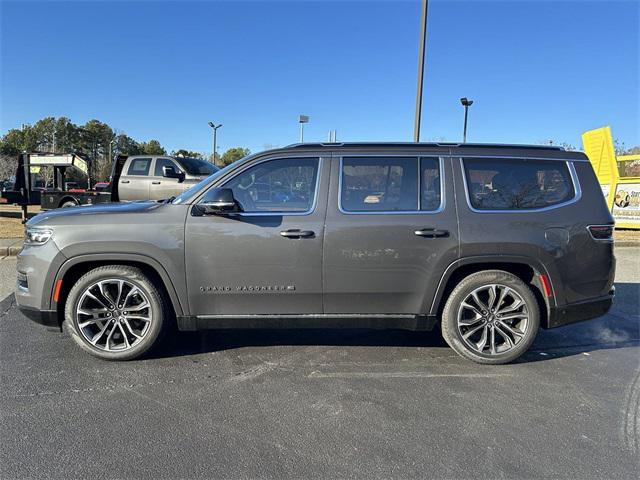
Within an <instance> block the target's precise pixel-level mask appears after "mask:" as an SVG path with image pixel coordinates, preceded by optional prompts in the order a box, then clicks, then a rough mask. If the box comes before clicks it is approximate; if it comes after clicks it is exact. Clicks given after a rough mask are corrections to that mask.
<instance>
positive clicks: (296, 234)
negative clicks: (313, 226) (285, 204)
mask: <svg viewBox="0 0 640 480" xmlns="http://www.w3.org/2000/svg"><path fill="white" fill-rule="evenodd" d="M280 235H282V236H283V237H286V238H309V237H313V236H314V235H315V233H314V232H313V231H312V230H300V229H298V228H292V229H289V230H283V231H282V232H280Z"/></svg>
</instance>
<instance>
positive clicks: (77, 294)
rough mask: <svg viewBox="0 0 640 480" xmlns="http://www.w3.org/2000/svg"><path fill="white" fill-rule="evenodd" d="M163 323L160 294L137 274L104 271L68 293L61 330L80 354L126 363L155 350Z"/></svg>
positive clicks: (116, 267)
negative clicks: (81, 352)
mask: <svg viewBox="0 0 640 480" xmlns="http://www.w3.org/2000/svg"><path fill="white" fill-rule="evenodd" d="M166 318H167V313H166V305H165V302H164V300H163V296H162V294H161V293H160V292H159V291H158V289H157V288H156V287H155V285H154V284H153V282H151V281H150V280H149V278H147V277H146V276H145V275H144V273H143V272H142V270H140V269H139V268H135V267H129V266H124V265H110V266H105V267H98V268H96V269H94V270H91V271H90V272H88V273H87V274H85V275H84V276H83V277H81V278H80V280H78V282H77V283H76V284H75V285H74V286H73V288H72V289H71V291H70V292H69V296H68V298H67V302H66V305H65V324H66V326H67V329H68V330H69V332H70V334H71V337H72V338H73V339H74V341H75V342H76V343H77V344H78V345H79V346H80V347H81V348H82V349H83V350H85V351H86V352H88V353H90V354H91V355H94V356H96V357H99V358H103V359H105V360H132V359H134V358H138V357H140V356H141V355H143V354H145V353H147V352H148V351H149V350H150V349H151V348H152V347H153V346H154V345H156V344H157V343H158V342H159V340H160V337H161V334H162V333H163V330H164V328H163V327H164V324H165V323H166V322H165V319H166Z"/></svg>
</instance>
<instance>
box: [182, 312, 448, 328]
mask: <svg viewBox="0 0 640 480" xmlns="http://www.w3.org/2000/svg"><path fill="white" fill-rule="evenodd" d="M437 321H438V319H437V317H436V316H435V315H401V314H398V315H375V314H366V313H365V314H349V315H337V314H312V315H200V316H178V317H177V323H178V330H181V331H191V332H193V331H197V330H207V329H253V328H264V329H271V328H286V329H301V328H326V329H342V328H363V329H375V330H391V329H397V330H422V331H425V330H426V331H428V330H433V327H434V326H435V325H436V323H437Z"/></svg>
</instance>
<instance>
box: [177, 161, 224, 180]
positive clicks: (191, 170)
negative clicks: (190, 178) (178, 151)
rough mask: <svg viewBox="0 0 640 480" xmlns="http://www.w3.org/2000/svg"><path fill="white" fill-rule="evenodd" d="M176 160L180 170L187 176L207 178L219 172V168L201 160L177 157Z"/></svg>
mask: <svg viewBox="0 0 640 480" xmlns="http://www.w3.org/2000/svg"><path fill="white" fill-rule="evenodd" d="M176 160H177V161H178V163H179V164H180V165H181V166H182V168H181V170H184V171H186V172H187V173H188V174H189V175H196V176H202V175H207V176H209V175H211V174H212V173H214V172H216V171H217V170H219V168H218V167H216V166H215V165H213V164H212V163H211V162H207V161H206V160H202V159H201V158H187V157H179V158H177V159H176Z"/></svg>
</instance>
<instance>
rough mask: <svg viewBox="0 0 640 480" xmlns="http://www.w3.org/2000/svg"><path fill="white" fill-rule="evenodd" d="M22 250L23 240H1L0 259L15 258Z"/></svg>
mask: <svg viewBox="0 0 640 480" xmlns="http://www.w3.org/2000/svg"><path fill="white" fill-rule="evenodd" d="M20 250H22V239H21V238H2V239H0V258H4V257H15V256H16V255H17V254H18V252H19V251H20Z"/></svg>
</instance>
